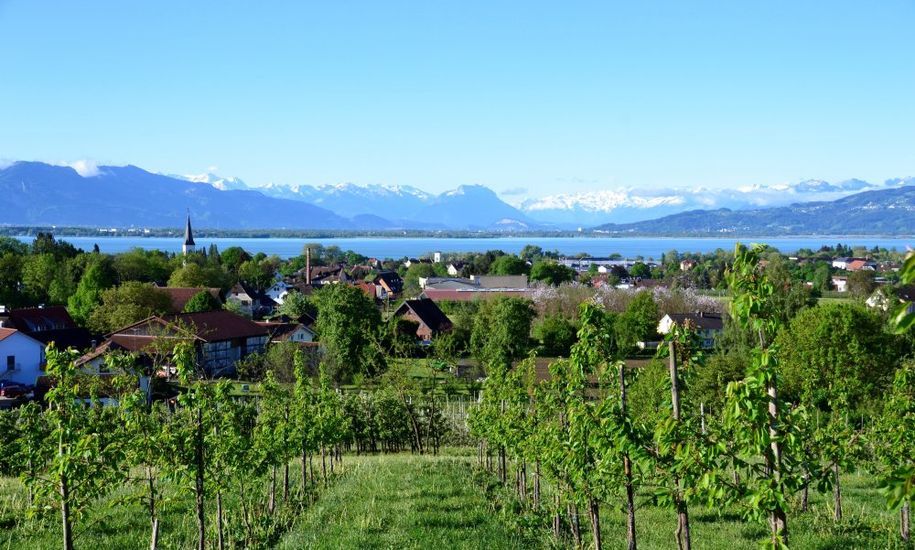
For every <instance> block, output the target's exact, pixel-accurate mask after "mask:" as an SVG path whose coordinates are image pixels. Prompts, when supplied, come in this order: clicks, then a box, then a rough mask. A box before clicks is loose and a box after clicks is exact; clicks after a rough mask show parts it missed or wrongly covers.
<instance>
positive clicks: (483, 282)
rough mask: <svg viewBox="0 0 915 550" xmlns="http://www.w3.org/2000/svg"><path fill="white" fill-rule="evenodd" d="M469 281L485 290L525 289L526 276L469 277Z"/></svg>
mask: <svg viewBox="0 0 915 550" xmlns="http://www.w3.org/2000/svg"><path fill="white" fill-rule="evenodd" d="M470 280H471V281H476V283H477V284H478V285H479V286H480V288H485V289H525V288H527V275H471V276H470Z"/></svg>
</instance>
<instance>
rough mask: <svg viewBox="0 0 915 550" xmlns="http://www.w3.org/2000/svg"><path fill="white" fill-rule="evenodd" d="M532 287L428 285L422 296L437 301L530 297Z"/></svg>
mask: <svg viewBox="0 0 915 550" xmlns="http://www.w3.org/2000/svg"><path fill="white" fill-rule="evenodd" d="M531 294H532V289H529V288H515V289H504V288H479V287H477V288H468V289H442V288H430V287H427V288H426V289H425V290H423V292H422V294H420V295H419V297H420V298H429V299H430V300H433V301H435V302H473V301H474V300H488V299H490V298H496V297H499V296H508V297H514V298H530V297H531Z"/></svg>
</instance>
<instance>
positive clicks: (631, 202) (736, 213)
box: [0, 161, 915, 235]
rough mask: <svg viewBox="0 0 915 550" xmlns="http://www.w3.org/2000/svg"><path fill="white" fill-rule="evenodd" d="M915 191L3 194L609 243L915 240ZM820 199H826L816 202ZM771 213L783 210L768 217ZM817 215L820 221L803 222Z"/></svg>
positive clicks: (241, 217) (8, 189)
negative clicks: (600, 236) (771, 237)
mask: <svg viewBox="0 0 915 550" xmlns="http://www.w3.org/2000/svg"><path fill="white" fill-rule="evenodd" d="M913 184H915V178H900V179H892V180H887V181H885V182H884V183H882V184H872V183H868V182H866V181H863V180H857V179H852V180H846V181H842V182H838V183H830V182H826V181H822V180H805V181H801V182H797V183H792V184H779V185H771V186H761V185H753V186H744V187H738V188H736V189H714V190H712V189H703V188H697V189H675V188H671V189H660V190H636V189H608V190H600V191H590V192H582V193H565V194H557V195H552V196H547V197H542V198H540V199H528V200H526V201H524V202H523V203H522V204H520V205H519V206H513V205H511V204H508V203H507V202H505V201H503V200H502V199H500V197H499V196H498V194H497V193H495V192H494V191H492V190H491V189H489V188H488V187H485V186H482V185H464V186H460V187H458V188H457V189H453V190H451V191H446V192H444V193H440V194H432V193H427V192H425V191H422V190H421V189H418V188H416V187H410V186H385V185H356V184H352V183H344V184H338V185H321V186H309V185H295V186H286V185H276V184H271V185H262V186H250V185H248V184H246V183H245V182H244V181H242V180H241V179H238V178H231V177H222V176H217V175H214V174H200V175H187V176H173V175H165V174H156V173H152V172H149V171H146V170H143V169H141V168H138V167H136V166H130V165H128V166H96V165H94V164H92V163H87V162H84V161H80V162H77V163H73V164H72V165H71V166H61V165H51V164H46V163H41V162H25V161H23V162H16V163H13V164H11V165H7V166H6V167H2V168H0V193H3V195H2V196H3V197H4V199H5V200H4V204H5V205H7V206H8V207H7V208H6V209H4V210H2V212H3V214H2V217H0V224H6V225H33V226H38V225H74V226H90V227H149V228H160V227H178V226H180V225H181V223H182V220H183V218H184V216H185V213H186V212H187V211H188V210H190V212H191V214H192V216H193V218H194V221H195V225H196V226H197V227H201V228H213V229H333V230H357V231H358V230H365V231H374V230H388V231H390V230H408V229H416V230H431V231H435V230H470V231H477V230H480V231H504V232H512V231H543V230H550V229H577V228H588V227H598V228H599V229H598V230H599V231H605V232H610V233H612V234H665V235H670V234H687V235H722V234H729V233H738V232H756V233H759V232H761V231H762V232H766V233H769V234H791V233H794V234H798V233H811V232H817V233H829V232H832V233H836V234H847V233H849V232H854V233H888V234H889V233H897V234H898V233H912V232H913V228H912V221H911V218H912V213H911V211H910V210H907V209H909V208H910V207H911V202H910V201H908V198H907V197H908V194H907V193H908V191H907V190H909V189H911V188H912V187H913ZM892 191H900V192H901V193H898V195H899V196H900V197H903V198H900V199H899V200H900V201H901V202H898V201H897V202H892V201H891V202H887V203H886V204H885V205H883V202H882V201H884V200H889V199H887V197H889V196H890V195H891V194H892V193H890V192H892ZM867 193H877V194H878V195H874V197H881V198H880V199H879V201H878V202H879V203H880V204H881V205H883V206H880V207H877V208H876V210H879V209H880V208H885V209H887V213H876V212H875V209H874V208H871V209H870V210H868V209H866V208H865V207H864V206H853V205H854V204H855V200H858V199H854V197H861V196H870V195H867ZM883 193H888V194H883ZM813 198H818V199H819V200H816V201H811V202H807V201H808V200H810V199H813ZM792 199H794V200H793V201H792V202H793V204H788V201H789V200H792ZM846 199H848V200H846ZM874 200H877V199H874ZM842 201H845V202H842ZM907 201H908V202H907ZM833 203H839V204H842V205H846V206H841V207H840V208H845V210H844V211H841V212H840V211H836V210H832V209H831V208H830V207H829V206H827V205H830V204H833ZM849 205H852V206H849ZM722 206H724V207H723V208H722ZM770 206H773V207H775V208H766V207H770ZM815 208H816V209H818V210H813V209H815ZM811 212H815V215H813V217H816V218H818V219H817V220H814V221H811V219H809V218H810V217H811V216H808V215H806V214H805V213H811ZM805 216H806V217H805ZM608 222H610V223H608ZM862 224H866V225H862Z"/></svg>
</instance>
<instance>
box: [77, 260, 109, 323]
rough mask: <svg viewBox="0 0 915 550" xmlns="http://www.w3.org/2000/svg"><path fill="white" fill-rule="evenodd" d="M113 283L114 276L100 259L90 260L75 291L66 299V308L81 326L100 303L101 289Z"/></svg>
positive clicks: (87, 320)
mask: <svg viewBox="0 0 915 550" xmlns="http://www.w3.org/2000/svg"><path fill="white" fill-rule="evenodd" d="M113 284H114V278H113V277H112V274H111V272H110V271H109V270H106V269H105V267H104V266H103V265H102V263H101V262H100V261H94V262H91V263H90V264H89V265H88V266H87V267H86V271H85V272H84V273H83V276H82V278H81V279H80V280H79V284H78V285H77V286H76V292H75V293H74V294H72V295H70V298H69V299H68V300H67V310H68V311H69V312H70V315H71V316H72V317H73V320H74V321H76V322H77V323H78V324H79V325H81V326H86V325H87V324H88V322H89V318H90V317H91V316H92V312H93V311H95V308H97V307H98V306H99V304H101V303H102V291H103V290H105V289H107V288H110V287H111V286H112V285H113Z"/></svg>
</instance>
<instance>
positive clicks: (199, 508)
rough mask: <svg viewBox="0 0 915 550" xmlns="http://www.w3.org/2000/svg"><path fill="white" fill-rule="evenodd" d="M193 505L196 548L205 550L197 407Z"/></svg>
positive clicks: (200, 415)
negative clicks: (194, 509) (195, 521)
mask: <svg viewBox="0 0 915 550" xmlns="http://www.w3.org/2000/svg"><path fill="white" fill-rule="evenodd" d="M194 463H195V471H194V497H195V502H194V505H195V507H196V512H197V550H206V510H205V509H204V496H203V495H204V493H203V468H204V463H203V409H202V408H200V407H199V406H198V407H197V433H196V437H195V441H194Z"/></svg>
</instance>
